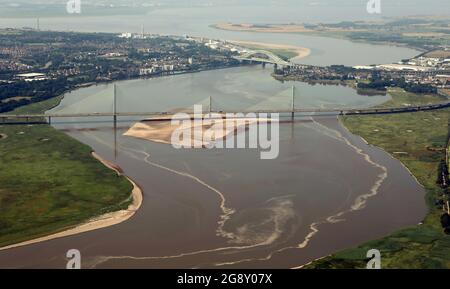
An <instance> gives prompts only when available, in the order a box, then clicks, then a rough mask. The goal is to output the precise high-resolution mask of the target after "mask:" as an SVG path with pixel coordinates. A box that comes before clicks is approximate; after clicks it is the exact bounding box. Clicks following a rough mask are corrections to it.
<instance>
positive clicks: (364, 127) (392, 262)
mask: <svg viewBox="0 0 450 289" xmlns="http://www.w3.org/2000/svg"><path fill="white" fill-rule="evenodd" d="M390 93H391V95H392V96H393V99H392V100H391V101H389V103H387V104H385V105H388V106H391V105H393V106H397V105H401V104H403V103H409V104H418V103H429V102H439V101H442V100H443V99H442V98H441V97H438V96H430V95H428V96H422V95H414V94H410V93H405V92H403V91H400V90H398V89H395V90H391V91H390ZM449 116H450V109H445V110H437V111H428V112H417V113H404V114H392V115H378V116H348V117H343V118H342V119H341V120H342V122H343V124H344V125H345V126H346V127H347V128H349V129H350V131H351V132H352V133H354V134H357V135H360V136H362V137H364V138H365V139H366V140H367V141H368V142H369V143H370V144H373V145H375V146H378V147H381V148H383V149H384V150H386V151H387V152H389V153H390V154H392V155H393V156H394V157H396V158H397V159H399V160H400V161H401V162H402V163H403V164H405V165H406V166H407V167H408V168H409V169H410V171H411V172H412V173H413V174H414V176H416V178H417V179H418V181H419V182H420V183H421V184H422V185H424V187H425V188H426V191H427V195H426V202H427V204H428V206H429V209H430V211H429V214H428V216H427V217H426V219H425V220H424V223H423V224H422V225H418V226H415V227H411V228H406V229H404V230H402V231H399V232H397V233H395V234H393V235H391V236H388V237H386V238H383V239H380V240H375V241H371V242H368V243H366V244H363V245H361V246H360V247H358V248H352V249H348V250H344V251H342V252H339V253H336V254H334V255H332V256H329V257H326V258H324V259H321V260H319V261H316V262H314V263H312V264H311V265H309V266H307V268H365V267H366V263H367V260H366V253H367V251H368V250H369V249H378V250H380V251H381V263H382V268H450V236H447V235H445V234H444V233H443V230H442V228H441V225H440V216H441V214H442V209H441V208H438V207H436V205H435V201H436V200H437V198H438V197H439V195H440V194H441V189H440V188H439V187H438V186H437V185H436V178H437V168H438V164H439V162H440V161H441V160H442V159H443V158H444V156H445V151H444V150H439V149H442V148H444V149H445V147H446V138H447V132H448V122H449ZM396 152H397V154H396ZM398 152H402V153H401V154H398ZM405 153H406V154H405ZM400 205H404V204H399V206H400Z"/></svg>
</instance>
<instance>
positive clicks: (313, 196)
mask: <svg viewBox="0 0 450 289" xmlns="http://www.w3.org/2000/svg"><path fill="white" fill-rule="evenodd" d="M270 72H271V69H270V67H267V68H266V69H263V68H261V67H260V66H254V67H238V68H231V69H222V70H216V71H208V72H200V73H195V74H185V75H177V76H168V77H163V78H155V79H146V80H132V81H124V82H118V83H117V91H118V108H119V111H143V110H148V111H159V110H169V109H179V108H183V107H186V106H189V105H192V104H195V103H203V102H204V99H205V98H206V97H208V96H210V95H212V96H213V104H214V105H216V106H217V107H219V108H221V109H227V108H234V109H242V110H246V109H249V108H253V109H260V108H267V107H271V108H275V107H276V108H286V107H289V105H290V91H291V86H292V85H293V84H294V83H281V82H278V81H276V80H274V79H273V78H272V77H271V76H270ZM295 86H296V88H297V94H296V99H295V101H296V103H297V106H296V107H336V106H354V107H367V106H372V105H376V104H379V103H382V102H384V101H386V100H388V99H389V96H362V95H358V94H356V92H355V91H354V90H352V89H351V88H348V87H342V86H323V85H315V86H310V85H307V84H301V83H295ZM111 92H112V86H111V84H109V85H98V86H93V87H88V88H82V89H79V90H76V91H74V92H72V93H69V94H67V95H66V96H65V98H64V100H63V101H62V102H61V104H60V105H59V106H58V107H56V108H55V109H53V112H58V113H71V112H102V111H103V112H105V111H111V109H112V93H111ZM137 120H138V119H124V118H122V119H119V125H118V129H117V131H116V133H114V130H113V126H112V122H111V119H108V118H105V119H95V122H93V120H91V121H87V122H86V121H85V120H77V119H72V120H63V119H59V120H58V119H55V120H54V124H53V125H54V126H55V127H56V128H57V129H60V130H63V131H65V132H66V133H68V134H69V135H71V136H72V137H74V138H76V139H78V140H80V141H81V142H83V143H86V144H88V145H89V146H91V147H92V148H93V149H94V150H95V151H96V152H97V153H98V154H100V155H101V156H102V157H104V158H106V159H108V160H110V161H112V162H114V163H116V164H118V165H119V166H120V167H121V168H122V169H123V170H124V172H125V174H126V175H128V176H129V177H130V178H132V179H133V180H135V181H136V182H137V183H138V184H139V186H140V187H141V188H142V189H143V192H144V201H143V205H142V207H141V209H140V210H139V211H138V212H137V214H136V215H135V216H134V217H133V218H132V219H130V220H129V221H126V222H124V223H122V224H119V225H116V226H113V227H109V228H105V229H100V230H96V231H92V232H88V233H84V234H81V235H76V236H71V237H67V238H62V239H56V240H52V241H47V242H44V243H39V244H34V245H30V246H26V247H20V248H16V249H11V250H7V251H2V252H0V264H1V266H2V267H37V268H42V267H55V268H64V267H65V263H66V259H65V253H66V252H67V250H69V249H78V250H80V251H81V254H82V266H83V267H85V268H120V267H126V268H292V267H296V266H299V265H302V264H305V263H307V262H309V261H311V260H314V259H316V258H319V257H322V256H325V255H327V254H331V253H333V252H336V251H337V250H341V249H344V248H348V247H351V246H355V245H358V244H360V243H362V242H364V241H368V240H372V239H375V238H379V237H382V236H385V235H387V234H389V233H392V232H394V231H396V230H398V229H399V228H403V227H405V226H410V225H414V224H417V223H419V222H420V221H421V220H422V218H423V217H424V216H425V214H426V206H425V202H424V194H425V192H424V190H423V188H422V187H421V186H420V185H419V184H418V183H416V181H415V180H414V178H413V177H411V176H410V174H409V172H408V171H407V170H406V169H405V168H404V167H403V166H402V165H401V163H400V162H399V161H397V160H395V159H393V158H391V157H390V156H389V155H388V154H386V153H385V152H383V151H381V150H379V149H377V148H374V147H371V146H368V145H366V144H365V143H364V141H363V140H362V139H360V138H359V137H357V136H354V135H352V134H350V133H348V132H347V131H346V129H345V128H343V127H342V126H341V125H340V123H339V122H338V121H337V117H336V116H335V115H321V116H317V115H312V116H311V115H304V116H298V117H297V118H296V120H295V122H286V123H281V124H280V155H279V157H278V158H276V159H274V160H261V159H260V155H259V150H257V149H214V150H206V149H198V150H177V149H174V148H172V147H171V146H170V145H165V144H158V143H153V142H150V141H147V140H142V139H136V138H132V137H127V136H123V133H124V132H125V131H127V130H128V128H129V127H130V126H131V125H132V124H134V123H135V122H136V121H137ZM115 137H116V139H115ZM115 144H116V145H115ZM86 189H87V190H88V189H89V188H86ZM405 203H406V204H408V206H402V205H400V204H405ZM221 220H225V221H224V222H220V221H221Z"/></svg>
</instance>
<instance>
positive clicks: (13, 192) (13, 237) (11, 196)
mask: <svg viewBox="0 0 450 289" xmlns="http://www.w3.org/2000/svg"><path fill="white" fill-rule="evenodd" d="M58 101H59V100H58V99H50V100H47V101H44V102H41V103H35V104H32V105H29V106H26V107H21V108H20V111H15V112H17V113H24V112H29V113H40V112H43V111H45V110H46V109H48V108H50V107H53V106H54V105H56V104H57V102H58ZM0 134H3V135H7V137H6V138H0V247H1V246H5V245H9V244H13V243H17V242H21V241H25V240H29V239H33V238H36V237H41V236H44V235H48V234H51V233H55V232H58V231H62V230H64V229H67V228H70V227H73V226H75V225H77V224H80V223H82V222H83V221H86V220H88V219H90V218H92V217H95V216H98V215H101V214H104V213H106V212H111V211H117V210H120V209H123V208H126V207H128V205H129V203H130V202H131V200H130V193H131V190H132V185H131V184H130V183H129V182H128V181H127V180H126V179H125V178H124V177H118V176H117V175H116V173H115V172H113V171H111V170H110V169H108V168H106V167H105V166H104V165H103V164H101V163H100V162H99V161H97V160H96V159H94V158H93V157H92V156H91V151H92V150H91V148H89V147H88V146H86V145H83V144H81V143H79V142H78V141H76V140H75V139H73V138H71V137H69V136H67V135H66V134H64V133H62V132H60V131H57V130H55V129H53V128H52V127H51V126H49V125H2V124H1V123H0Z"/></svg>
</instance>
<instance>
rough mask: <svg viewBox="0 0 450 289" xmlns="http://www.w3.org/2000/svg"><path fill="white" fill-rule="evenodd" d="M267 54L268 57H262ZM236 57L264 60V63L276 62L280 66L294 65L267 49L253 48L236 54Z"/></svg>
mask: <svg viewBox="0 0 450 289" xmlns="http://www.w3.org/2000/svg"><path fill="white" fill-rule="evenodd" d="M260 55H262V56H265V57H266V58H263V57H261V56H260ZM235 59H237V60H245V61H256V62H262V63H271V64H276V65H280V66H292V65H294V64H293V63H291V62H289V61H286V60H284V59H282V58H281V57H279V56H278V55H276V54H275V53H273V52H270V51H267V50H252V51H249V52H246V53H243V54H241V55H239V56H236V57H235Z"/></svg>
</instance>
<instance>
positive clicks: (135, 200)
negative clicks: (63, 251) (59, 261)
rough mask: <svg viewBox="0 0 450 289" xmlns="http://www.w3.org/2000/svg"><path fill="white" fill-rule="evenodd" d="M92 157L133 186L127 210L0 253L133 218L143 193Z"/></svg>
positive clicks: (113, 166)
mask: <svg viewBox="0 0 450 289" xmlns="http://www.w3.org/2000/svg"><path fill="white" fill-rule="evenodd" d="M92 156H93V157H94V158H95V159H97V160H98V161H100V162H101V163H102V164H103V165H104V166H106V167H107V168H109V169H111V170H113V171H114V172H116V173H117V175H118V176H124V177H125V178H126V179H127V180H128V181H129V182H130V183H131V184H132V185H133V189H132V191H131V195H130V196H129V198H131V199H132V202H131V204H130V205H129V206H128V208H127V209H126V210H120V211H116V212H110V213H106V214H103V215H100V216H97V217H94V218H92V219H90V220H87V221H86V222H84V223H81V224H79V225H76V226H75V227H72V228H70V229H66V230H63V231H60V232H57V233H53V234H50V235H47V236H44V237H39V238H36V239H32V240H28V241H24V242H20V243H16V244H12V245H8V246H5V247H1V248H0V251H4V250H8V249H13V248H17V247H23V246H27V245H32V244H36V243H41V242H46V241H50V240H54V239H59V238H64V237H68V236H73V235H78V234H82V233H86V232H90V231H94V230H99V229H103V228H107V227H111V226H114V225H118V224H120V223H123V222H125V221H127V220H129V219H130V218H131V217H133V216H134V214H135V213H136V212H137V211H138V210H139V209H140V207H141V206H142V200H143V193H142V190H141V188H140V187H139V186H138V185H137V184H136V183H135V182H134V181H133V180H131V179H130V178H129V177H127V176H125V175H123V173H122V170H121V168H120V167H118V166H116V165H115V164H113V163H111V162H109V161H107V160H105V159H103V158H102V157H100V156H99V155H98V154H97V153H95V152H92ZM129 198H128V199H129Z"/></svg>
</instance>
